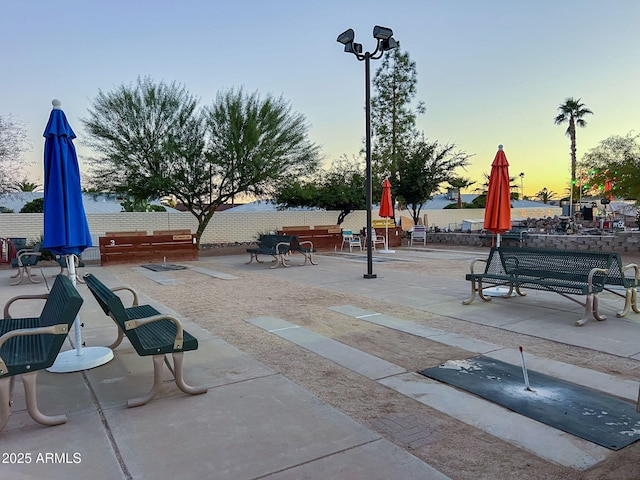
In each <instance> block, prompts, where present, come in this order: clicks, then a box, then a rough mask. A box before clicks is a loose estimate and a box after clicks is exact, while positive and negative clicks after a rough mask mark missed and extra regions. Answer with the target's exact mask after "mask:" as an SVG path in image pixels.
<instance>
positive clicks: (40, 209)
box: [20, 198, 44, 213]
mask: <svg viewBox="0 0 640 480" xmlns="http://www.w3.org/2000/svg"><path fill="white" fill-rule="evenodd" d="M20 213H44V198H36V199H34V200H31V201H30V202H27V203H25V204H24V205H23V206H22V208H21V209H20Z"/></svg>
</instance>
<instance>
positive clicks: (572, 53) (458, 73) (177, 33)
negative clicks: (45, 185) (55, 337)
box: [0, 0, 640, 195]
mask: <svg viewBox="0 0 640 480" xmlns="http://www.w3.org/2000/svg"><path fill="white" fill-rule="evenodd" d="M374 25H383V26H387V27H390V28H392V29H393V31H394V34H395V35H394V36H395V38H396V39H397V40H399V41H400V42H401V47H402V50H404V51H408V52H409V54H410V56H411V58H412V60H414V61H415V62H416V64H417V70H418V94H417V97H416V100H421V101H424V102H425V105H426V108H427V112H426V114H425V115H423V116H420V117H419V119H418V127H419V129H420V130H423V131H424V132H425V135H426V136H427V138H428V139H430V140H438V141H440V142H442V143H447V142H450V143H455V144H456V145H458V147H459V148H461V149H462V150H465V151H466V152H467V153H469V154H473V155H474V156H473V157H472V159H471V166H470V167H468V169H467V171H466V172H464V171H460V172H459V173H460V174H461V175H463V176H465V177H471V178H472V179H473V180H476V181H479V182H482V178H483V173H488V172H489V169H490V165H491V162H492V160H493V158H494V156H495V153H496V151H497V147H498V144H503V145H504V150H505V152H506V154H507V158H508V160H509V163H510V165H511V167H510V172H511V175H512V176H518V174H519V173H520V172H524V174H525V176H524V182H523V183H524V190H525V195H535V193H536V192H538V191H539V190H540V189H542V188H543V187H547V188H548V189H550V190H553V191H555V192H557V193H559V194H561V193H564V191H565V189H566V187H567V186H568V182H569V179H570V156H569V139H568V138H567V137H566V136H565V134H564V133H565V130H566V126H556V125H554V123H553V119H554V117H555V115H556V114H557V109H558V106H559V105H560V104H561V103H563V102H564V100H565V99H566V98H567V97H575V98H581V99H582V101H583V102H584V104H585V105H586V106H587V107H588V108H589V109H591V110H592V111H593V113H594V114H593V115H590V116H588V117H587V118H586V120H587V122H588V125H587V128H585V129H579V130H578V133H577V145H578V159H580V158H581V156H582V154H584V153H585V152H587V151H588V150H590V149H591V148H594V147H596V146H597V145H598V144H599V143H600V142H601V141H602V140H604V139H605V138H607V137H609V136H611V135H626V134H627V133H628V132H630V131H632V130H634V131H635V133H636V134H637V133H638V130H639V129H640V90H639V85H640V56H639V55H638V47H639V46H640V28H639V27H638V26H639V25H640V2H639V1H637V0H610V1H607V2H604V1H601V0H598V1H595V0H563V1H557V0H536V1H532V2H520V1H513V0H508V1H507V0H495V1H493V0H456V1H453V0H452V1H442V0H441V1H436V0H396V1H395V2H389V1H378V0H369V1H363V0H352V1H350V2H347V1H336V0H324V1H322V2H311V1H301V0H295V1H294V0H282V1H277V0H273V1H270V2H265V1H262V0H255V1H243V0H237V1H234V2H228V1H225V2H222V1H216V0H182V1H180V2H175V1H165V0H153V1H152V0H138V1H136V0H129V1H126V2H125V1H122V0H111V1H108V2H98V1H92V0H75V1H71V0H57V1H55V2H51V1H43V0H29V1H18V0H0V44H1V45H2V46H3V55H2V61H1V67H0V68H1V71H2V73H1V74H0V115H8V114H12V115H13V116H14V117H15V118H16V119H18V120H20V121H22V122H24V123H25V124H26V127H27V129H28V135H29V139H30V141H31V142H32V145H33V148H32V150H31V152H30V153H29V154H28V155H27V156H26V159H27V160H29V161H31V162H33V163H32V167H31V168H30V170H29V180H30V181H35V182H37V183H40V184H41V183H42V179H43V173H42V156H43V146H44V139H43V138H42V132H43V131H44V127H45V125H46V123H47V119H48V116H49V112H50V109H51V100H52V99H54V98H59V99H60V100H61V101H62V108H63V109H64V111H65V113H66V114H67V118H68V119H69V122H70V123H71V126H72V128H73V129H74V130H75V132H76V134H77V136H78V139H77V140H76V146H77V149H78V153H79V156H80V159H81V161H82V159H83V158H86V157H88V156H90V155H91V152H90V151H89V150H87V148H86V147H84V146H83V145H82V140H83V137H85V132H84V131H83V128H82V125H81V123H80V120H79V119H80V118H82V117H86V116H87V110H88V107H89V105H90V103H91V100H92V99H94V98H95V97H96V95H97V94H98V91H99V90H102V91H104V92H109V91H111V90H113V89H114V88H115V87H117V86H119V85H121V84H130V83H132V82H135V81H136V79H137V77H138V76H150V77H151V78H152V79H154V80H156V81H165V82H172V81H176V82H179V83H183V84H184V85H186V87H187V88H188V89H189V90H190V91H191V92H192V93H194V94H195V95H197V96H198V97H200V99H201V103H202V104H210V103H211V102H213V100H214V99H215V96H216V93H217V92H219V91H220V90H223V89H228V88H232V87H241V86H242V87H244V88H245V89H246V90H247V91H249V92H253V91H257V92H259V93H260V94H263V95H264V94H267V93H270V94H273V95H276V96H280V95H282V96H283V97H284V98H285V99H287V100H288V101H290V102H291V105H292V107H293V109H294V110H295V111H298V112H300V113H302V114H304V115H305V116H306V118H307V120H308V121H309V124H310V125H311V129H310V136H311V139H312V140H313V141H314V142H316V143H318V144H319V145H321V146H322V151H323V155H324V157H325V159H326V160H327V162H330V161H331V160H334V159H336V158H338V157H339V156H340V155H341V154H347V155H348V156H352V155H357V154H358V152H359V151H360V149H361V147H362V144H363V138H364V65H363V64H362V62H358V61H357V60H356V58H355V57H354V56H353V55H350V54H346V53H343V51H342V45H340V44H338V43H337V42H336V37H337V35H338V34H339V33H341V32H342V31H344V30H346V29H347V28H353V29H354V30H355V32H356V41H357V42H359V43H362V44H363V45H364V48H365V50H371V49H373V48H375V41H374V40H373V37H372V29H373V26H374ZM379 63H380V62H379V61H378V62H373V63H372V73H373V72H375V70H376V69H377V68H378V66H379ZM85 138H86V137H85ZM81 167H82V164H81ZM518 182H519V181H518Z"/></svg>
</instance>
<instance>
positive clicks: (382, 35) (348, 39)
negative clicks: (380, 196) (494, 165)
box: [337, 25, 398, 278]
mask: <svg viewBox="0 0 640 480" xmlns="http://www.w3.org/2000/svg"><path fill="white" fill-rule="evenodd" d="M354 38H355V33H354V31H353V29H352V28H350V29H349V30H346V31H344V32H342V33H341V34H340V35H338V38H337V41H338V42H339V43H341V44H343V45H344V51H345V52H347V53H353V54H354V55H355V56H356V58H357V59H358V60H359V61H364V85H365V86H364V91H365V94H364V101H365V125H366V128H365V139H366V140H365V151H366V170H367V172H366V202H367V273H365V274H364V278H376V274H374V273H373V246H372V243H371V239H372V238H373V237H372V231H371V196H372V179H371V68H370V60H378V59H379V58H382V55H383V54H384V52H386V51H387V50H393V49H394V48H396V47H397V46H398V43H397V42H396V41H395V40H394V38H393V30H391V29H390V28H386V27H381V26H379V25H376V26H375V27H373V38H375V39H376V40H377V43H376V49H375V50H374V51H373V52H365V53H362V44H361V43H355V42H354Z"/></svg>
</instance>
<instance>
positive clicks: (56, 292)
mask: <svg viewBox="0 0 640 480" xmlns="http://www.w3.org/2000/svg"><path fill="white" fill-rule="evenodd" d="M32 299H46V302H45V304H44V307H43V309H42V312H41V313H40V316H39V317H34V318H11V315H10V314H9V310H10V307H11V305H12V304H13V303H15V302H17V301H19V300H32ZM81 305H82V297H81V296H80V294H79V293H78V291H77V290H76V288H75V287H74V286H73V284H72V283H71V281H70V280H69V279H68V278H67V277H65V276H63V275H58V276H57V277H56V279H55V281H54V283H53V286H52V287H51V291H50V292H49V293H47V294H42V295H20V296H17V297H13V298H12V299H10V300H9V301H8V302H7V304H6V305H5V307H4V311H3V319H2V321H0V430H2V429H3V428H4V426H5V425H6V424H7V422H8V421H9V417H10V416H11V401H12V400H11V399H12V394H13V386H14V381H15V377H16V376H18V375H20V376H21V377H22V384H23V386H24V393H25V397H26V402H27V411H28V412H29V415H30V416H31V418H33V419H34V420H35V421H36V422H38V423H41V424H42V425H60V424H62V423H65V422H66V421H67V417H66V416H65V415H55V416H49V415H45V414H43V413H42V412H40V410H39V409H38V402H37V396H36V390H37V388H36V379H37V374H38V371H39V370H43V369H45V368H49V367H50V366H51V365H53V363H54V362H55V359H56V357H57V356H58V353H59V352H60V349H61V348H62V345H63V343H64V340H65V339H66V338H67V333H68V332H69V329H70V328H71V325H72V324H73V321H74V320H75V318H76V316H77V314H78V311H79V310H80V306H81Z"/></svg>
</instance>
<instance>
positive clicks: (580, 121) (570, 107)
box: [553, 97, 593, 190]
mask: <svg viewBox="0 0 640 480" xmlns="http://www.w3.org/2000/svg"><path fill="white" fill-rule="evenodd" d="M558 112H559V113H558V115H556V117H555V118H554V120H553V122H554V123H555V124H556V125H562V124H563V123H568V124H569V126H568V127H567V131H566V132H565V133H566V135H567V136H568V137H569V139H570V140H571V188H572V189H573V190H575V185H576V162H577V157H576V126H578V127H580V128H585V127H586V126H587V122H586V120H585V119H584V118H583V117H584V116H586V115H592V114H593V112H592V111H591V110H589V109H588V108H586V107H585V105H584V103H582V102H581V99H580V98H578V99H577V100H576V99H574V98H573V97H569V98H567V99H566V100H565V102H564V103H563V104H562V105H560V106H558Z"/></svg>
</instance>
